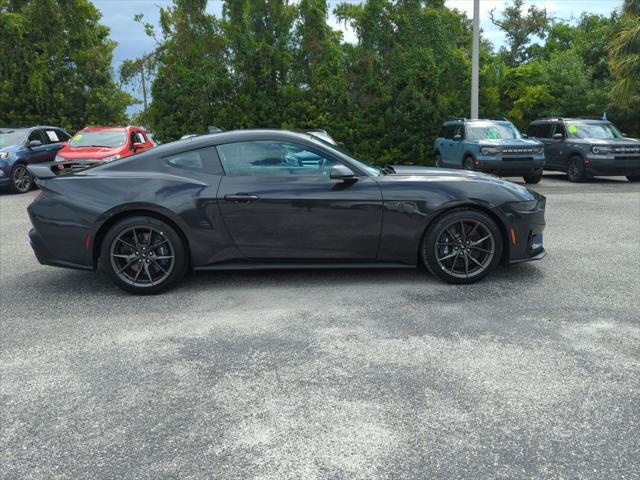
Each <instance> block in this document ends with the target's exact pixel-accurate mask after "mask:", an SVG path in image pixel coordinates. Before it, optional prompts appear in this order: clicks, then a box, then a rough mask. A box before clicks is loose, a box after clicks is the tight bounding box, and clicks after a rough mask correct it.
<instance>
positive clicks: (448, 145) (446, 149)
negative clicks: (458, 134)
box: [441, 125, 455, 167]
mask: <svg viewBox="0 0 640 480" xmlns="http://www.w3.org/2000/svg"><path fill="white" fill-rule="evenodd" d="M454 129H455V125H445V126H444V128H443V129H442V131H443V133H442V142H441V154H442V164H443V166H445V167H451V165H452V162H453V160H454V158H453V135H454V133H453V132H454Z"/></svg>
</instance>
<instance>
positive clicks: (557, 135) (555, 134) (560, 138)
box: [553, 133, 564, 140]
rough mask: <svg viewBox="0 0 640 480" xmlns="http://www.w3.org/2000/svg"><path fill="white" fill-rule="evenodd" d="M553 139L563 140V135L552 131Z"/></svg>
mask: <svg viewBox="0 0 640 480" xmlns="http://www.w3.org/2000/svg"><path fill="white" fill-rule="evenodd" d="M553 139H554V140H564V135H563V134H561V133H554V134H553Z"/></svg>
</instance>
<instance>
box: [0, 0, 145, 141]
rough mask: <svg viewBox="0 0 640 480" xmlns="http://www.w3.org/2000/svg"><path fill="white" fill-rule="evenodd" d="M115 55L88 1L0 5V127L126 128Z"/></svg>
mask: <svg viewBox="0 0 640 480" xmlns="http://www.w3.org/2000/svg"><path fill="white" fill-rule="evenodd" d="M114 48H115V43H114V42H113V41H111V40H110V39H109V29H108V28H107V27H105V26H104V25H101V24H100V13H99V12H98V10H97V9H96V8H95V7H94V6H93V4H92V3H91V2H89V1H88V0H37V1H36V0H0V51H2V52H3V54H2V55H0V124H15V125H20V124H37V123H50V124H56V125H62V126H64V127H66V128H67V129H69V130H72V131H73V130H76V129H79V128H82V127H84V126H85V125H87V124H96V123H97V124H118V123H123V122H125V121H126V116H125V109H126V107H127V106H128V105H130V104H131V103H132V102H133V99H132V98H131V96H130V95H128V94H126V93H124V92H123V91H121V90H120V88H119V87H118V86H117V85H116V83H115V81H114V78H113V69H112V67H111V60H112V55H113V49H114Z"/></svg>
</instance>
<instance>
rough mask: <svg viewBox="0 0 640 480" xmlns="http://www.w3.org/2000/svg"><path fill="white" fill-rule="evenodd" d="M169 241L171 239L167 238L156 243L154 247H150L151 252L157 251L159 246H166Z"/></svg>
mask: <svg viewBox="0 0 640 480" xmlns="http://www.w3.org/2000/svg"><path fill="white" fill-rule="evenodd" d="M168 241H169V239H167V238H165V239H164V240H161V241H159V242H158V243H154V244H153V245H150V246H149V250H155V249H156V248H158V247H159V246H161V245H164V244H165V243H167V242H168Z"/></svg>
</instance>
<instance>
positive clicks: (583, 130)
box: [527, 118, 640, 182]
mask: <svg viewBox="0 0 640 480" xmlns="http://www.w3.org/2000/svg"><path fill="white" fill-rule="evenodd" d="M527 134H528V135H529V137H532V138H536V139H538V140H541V141H542V142H543V143H544V146H545V158H546V163H545V167H544V168H545V170H556V171H560V172H566V173H567V178H568V179H569V180H570V181H572V182H583V181H585V180H587V179H588V178H590V177H593V176H596V175H611V176H616V175H621V176H626V177H627V178H628V179H629V181H631V182H638V181H640V140H638V139H635V138H627V137H626V135H624V134H622V133H620V131H618V129H617V128H616V127H615V126H614V125H613V124H612V123H611V122H609V121H608V120H603V119H586V118H541V119H538V120H535V121H533V122H531V124H530V125H529V128H527Z"/></svg>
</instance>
